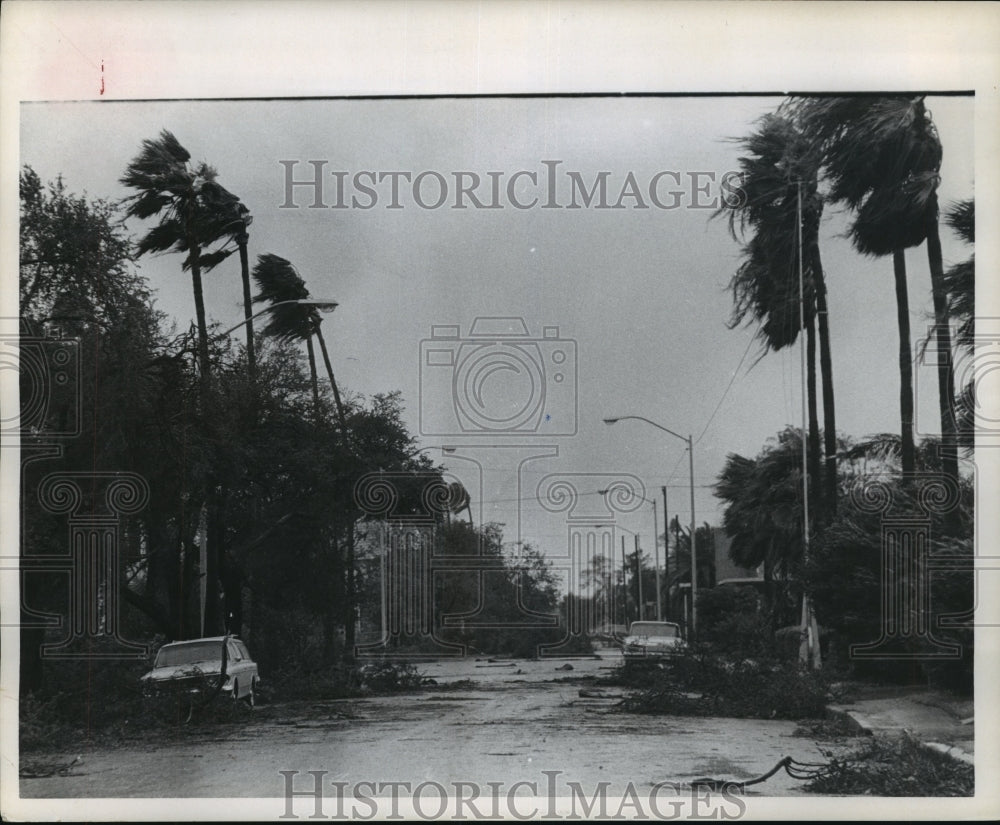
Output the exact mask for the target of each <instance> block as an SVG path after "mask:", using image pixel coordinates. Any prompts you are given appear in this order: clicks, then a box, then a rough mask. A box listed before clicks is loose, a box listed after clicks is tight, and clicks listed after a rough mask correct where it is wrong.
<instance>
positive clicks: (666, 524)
mask: <svg viewBox="0 0 1000 825" xmlns="http://www.w3.org/2000/svg"><path fill="white" fill-rule="evenodd" d="M660 491H661V492H662V493H663V566H664V568H665V569H666V571H667V612H668V613H669V614H670V616H671V617H673V615H674V600H673V597H672V596H671V595H670V518H669V517H668V515H667V485H666V484H664V485H663V486H662V487H660Z"/></svg>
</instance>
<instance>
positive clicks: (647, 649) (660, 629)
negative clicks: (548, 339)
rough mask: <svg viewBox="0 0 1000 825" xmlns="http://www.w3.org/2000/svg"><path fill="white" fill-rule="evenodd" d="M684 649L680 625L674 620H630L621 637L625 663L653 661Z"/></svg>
mask: <svg viewBox="0 0 1000 825" xmlns="http://www.w3.org/2000/svg"><path fill="white" fill-rule="evenodd" d="M683 649H684V640H683V639H682V638H681V628H680V625H678V624H675V623H674V622H632V625H631V626H630V627H629V629H628V635H627V636H626V637H625V638H624V639H622V655H623V656H624V657H625V664H626V665H629V664H637V663H640V662H649V663H651V664H652V663H655V662H660V661H663V660H664V659H668V658H670V657H671V656H674V655H676V654H677V653H679V652H680V651H681V650H683Z"/></svg>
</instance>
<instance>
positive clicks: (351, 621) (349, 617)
mask: <svg viewBox="0 0 1000 825" xmlns="http://www.w3.org/2000/svg"><path fill="white" fill-rule="evenodd" d="M354 565H355V558H354V520H353V519H349V520H348V523H347V560H346V567H347V581H346V584H347V588H346V590H347V593H346V598H345V599H344V605H345V608H346V609H345V611H344V613H345V618H344V648H345V649H344V654H345V655H346V657H347V658H348V660H353V659H354V644H355V638H356V630H357V628H356V627H355V620H356V615H355V614H356V609H355V608H356V605H357V577H356V576H355V570H354Z"/></svg>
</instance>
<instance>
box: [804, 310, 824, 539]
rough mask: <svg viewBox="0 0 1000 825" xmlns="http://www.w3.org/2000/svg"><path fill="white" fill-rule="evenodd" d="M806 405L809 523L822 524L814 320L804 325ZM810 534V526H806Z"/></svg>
mask: <svg viewBox="0 0 1000 825" xmlns="http://www.w3.org/2000/svg"><path fill="white" fill-rule="evenodd" d="M806 394H807V399H806V403H807V405H808V415H809V442H808V451H807V453H806V466H807V470H808V473H809V485H808V488H809V494H810V497H811V499H812V501H811V502H810V506H809V513H810V521H811V522H813V523H816V524H821V523H822V522H823V516H822V514H823V496H822V484H821V477H820V471H819V468H820V450H819V415H818V413H817V404H816V323H815V320H814V319H810V321H809V322H808V323H807V325H806ZM807 527H808V529H809V530H810V532H812V529H811V525H807Z"/></svg>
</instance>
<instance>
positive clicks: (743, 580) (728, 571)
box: [712, 527, 764, 587]
mask: <svg viewBox="0 0 1000 825" xmlns="http://www.w3.org/2000/svg"><path fill="white" fill-rule="evenodd" d="M712 535H713V537H714V539H715V586H716V587H718V586H719V585H720V584H756V583H757V582H763V581H764V575H763V568H762V567H757V568H756V569H754V568H752V567H740V566H739V565H738V564H734V563H733V562H732V560H731V559H730V558H729V547H730V545H731V544H732V539H731V538H729V536H727V535H726V531H725V530H723V529H722V528H721V527H713V528H712Z"/></svg>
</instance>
